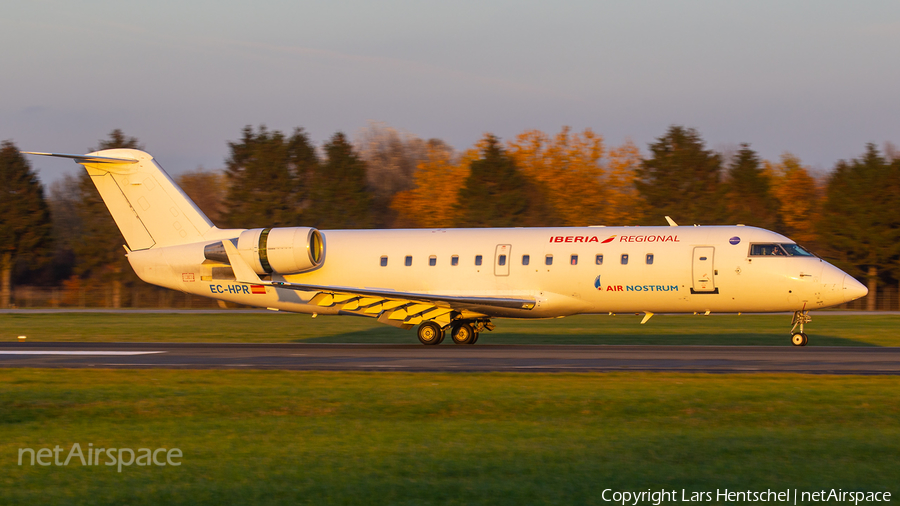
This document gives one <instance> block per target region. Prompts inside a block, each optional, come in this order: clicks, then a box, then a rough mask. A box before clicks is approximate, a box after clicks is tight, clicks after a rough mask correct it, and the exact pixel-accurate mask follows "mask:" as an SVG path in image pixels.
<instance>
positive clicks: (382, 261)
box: [381, 256, 387, 267]
mask: <svg viewBox="0 0 900 506" xmlns="http://www.w3.org/2000/svg"><path fill="white" fill-rule="evenodd" d="M381 266H382V267H387V256H383V257H381Z"/></svg>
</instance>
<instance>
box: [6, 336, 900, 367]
mask: <svg viewBox="0 0 900 506" xmlns="http://www.w3.org/2000/svg"><path fill="white" fill-rule="evenodd" d="M0 367H51V368H115V369H123V368H124V369H147V368H166V369H274V370H316V371H414V372H427V371H443V372H448V371H458V372H489V371H506V372H602V371H681V372H711V373H755V372H792V373H805V374H868V375H871V374H889V375H896V374H900V348H875V347H871V348H870V347H865V348H863V347H814V346H810V347H803V348H794V347H781V346H602V345H600V346H590V345H475V346H458V345H453V344H450V345H447V344H446V343H445V344H443V345H441V346H422V345H394V344H302V343H300V344H208V343H196V344H195V343H178V344H172V343H71V342H65V343H51V342H32V343H20V342H10V343H0Z"/></svg>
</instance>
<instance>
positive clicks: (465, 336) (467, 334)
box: [450, 323, 476, 344]
mask: <svg viewBox="0 0 900 506" xmlns="http://www.w3.org/2000/svg"><path fill="white" fill-rule="evenodd" d="M452 329H453V332H452V334H451V335H450V337H452V338H453V342H454V343H456V344H472V343H474V342H475V336H476V334H475V329H474V328H472V325H470V324H468V323H460V324H459V325H455V326H453V327H452Z"/></svg>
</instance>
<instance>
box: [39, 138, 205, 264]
mask: <svg viewBox="0 0 900 506" xmlns="http://www.w3.org/2000/svg"><path fill="white" fill-rule="evenodd" d="M30 154H39V155H48V156H58V157H63V158H72V159H74V160H75V161H76V162H78V163H80V164H81V165H83V166H84V168H85V169H87V172H88V175H90V176H91V180H92V181H93V182H94V185H95V186H96V187H97V190H98V191H99V192H100V196H101V197H102V198H103V202H104V203H105V204H106V207H107V208H109V212H110V214H112V217H113V219H114V220H115V221H116V225H118V227H119V230H120V231H121V232H122V235H123V236H124V237H125V242H126V243H127V244H128V248H129V249H131V250H132V251H136V250H144V249H150V248H154V247H164V246H174V245H177V244H187V243H191V242H198V241H202V240H203V234H205V233H206V232H207V231H209V230H210V229H211V228H213V224H212V222H210V221H209V218H207V217H206V215H205V214H203V212H202V211H200V209H199V208H197V206H196V205H195V204H194V203H193V202H192V201H191V199H190V198H188V196H187V195H185V194H184V192H183V191H181V188H179V187H178V186H177V185H176V184H175V182H174V181H172V178H170V177H169V175H168V174H166V171H164V170H163V169H162V167H160V166H159V165H158V164H157V163H156V161H155V160H153V157H152V156H150V155H149V154H148V153H145V152H143V151H140V150H137V149H105V150H102V151H96V152H93V153H88V154H87V155H60V154H51V153H30Z"/></svg>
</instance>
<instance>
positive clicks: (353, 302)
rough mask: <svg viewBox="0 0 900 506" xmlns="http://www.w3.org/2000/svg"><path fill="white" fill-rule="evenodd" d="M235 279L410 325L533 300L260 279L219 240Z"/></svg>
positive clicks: (530, 306)
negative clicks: (462, 311) (308, 295)
mask: <svg viewBox="0 0 900 506" xmlns="http://www.w3.org/2000/svg"><path fill="white" fill-rule="evenodd" d="M222 244H223V246H224V247H225V253H226V255H227V256H228V260H229V263H230V264H231V268H232V270H233V271H234V275H235V279H236V280H237V281H238V282H242V283H248V284H253V285H265V286H272V287H275V288H286V289H289V290H298V291H303V292H317V293H316V294H315V295H314V296H313V297H312V299H311V300H310V304H316V305H318V306H322V307H333V306H336V305H341V310H342V311H346V312H348V313H353V314H359V315H363V316H372V317H377V318H378V321H379V322H381V323H386V324H388V325H394V326H398V327H404V328H409V327H410V326H412V325H416V324H419V323H421V322H423V321H426V320H435V321H437V322H439V323H445V324H449V323H450V313H452V312H453V311H461V310H468V311H472V312H474V313H482V314H484V313H485V312H487V313H488V314H489V313H490V312H491V309H526V310H530V309H533V308H534V306H535V304H536V300H535V299H534V298H530V297H521V298H519V297H481V296H459V295H440V294H431V293H414V292H400V291H396V290H387V289H380V288H360V287H352V286H334V285H313V284H305V283H290V282H287V281H263V280H262V279H260V278H259V276H258V275H257V274H256V273H255V272H254V271H253V269H252V268H250V266H249V265H248V264H247V263H246V262H245V261H244V259H243V258H241V256H240V254H239V253H238V252H237V248H235V246H234V244H233V243H232V242H231V241H222Z"/></svg>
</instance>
